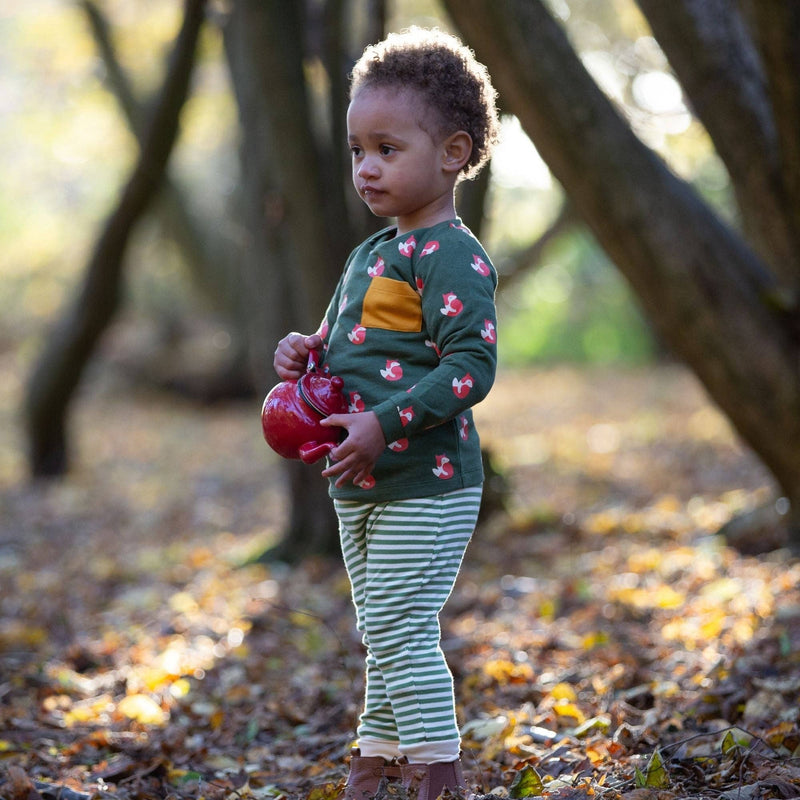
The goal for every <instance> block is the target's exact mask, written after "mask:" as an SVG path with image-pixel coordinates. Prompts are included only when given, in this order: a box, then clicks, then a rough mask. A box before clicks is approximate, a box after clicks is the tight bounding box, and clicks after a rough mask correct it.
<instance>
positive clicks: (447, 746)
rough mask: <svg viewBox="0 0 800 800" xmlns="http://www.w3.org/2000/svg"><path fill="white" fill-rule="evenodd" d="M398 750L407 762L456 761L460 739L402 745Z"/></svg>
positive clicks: (434, 762)
mask: <svg viewBox="0 0 800 800" xmlns="http://www.w3.org/2000/svg"><path fill="white" fill-rule="evenodd" d="M400 750H401V751H402V752H403V755H404V756H405V757H406V758H407V759H408V762H409V764H436V763H437V762H439V761H456V760H457V759H458V757H459V755H460V752H461V741H460V740H459V739H450V740H448V741H445V742H421V743H420V744H408V745H402V746H401V747H400Z"/></svg>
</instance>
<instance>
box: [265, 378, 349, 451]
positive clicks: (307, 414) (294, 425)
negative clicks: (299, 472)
mask: <svg viewBox="0 0 800 800" xmlns="http://www.w3.org/2000/svg"><path fill="white" fill-rule="evenodd" d="M343 386H344V381H342V379H341V378H339V377H334V378H328V377H326V376H325V375H319V374H317V373H315V372H310V371H309V372H306V373H305V374H304V375H303V376H302V377H301V378H300V379H299V380H296V381H294V380H292V381H283V383H279V384H278V385H277V386H274V387H273V388H272V390H271V391H270V393H269V394H268V395H267V396H266V398H265V400H264V405H263V406H262V407H261V428H262V430H263V431H264V439H266V441H267V444H268V445H269V446H270V447H271V448H272V449H273V450H274V451H275V452H276V453H278V455H281V456H283V457H284V458H299V459H300V460H301V461H302V462H303V463H305V464H313V463H314V462H315V461H318V460H319V459H320V458H322V457H323V456H326V455H327V454H328V453H330V451H331V450H333V448H334V447H336V445H337V444H338V443H339V442H340V441H341V436H342V431H343V430H344V429H343V428H339V427H324V426H322V425H320V424H319V423H320V420H322V419H324V418H325V417H328V416H330V415H331V414H346V413H347V400H346V399H345V397H344V394H343V393H342V387H343Z"/></svg>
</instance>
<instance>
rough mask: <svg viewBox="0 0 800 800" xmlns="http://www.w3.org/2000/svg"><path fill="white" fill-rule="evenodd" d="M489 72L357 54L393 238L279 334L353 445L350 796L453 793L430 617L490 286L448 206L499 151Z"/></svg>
mask: <svg viewBox="0 0 800 800" xmlns="http://www.w3.org/2000/svg"><path fill="white" fill-rule="evenodd" d="M497 129H498V121H497V111H496V107H495V92H494V89H493V88H492V86H491V82H490V79H489V76H488V73H487V71H486V69H485V68H484V67H483V66H482V65H481V64H479V63H478V62H477V61H476V60H475V58H474V56H473V54H472V53H471V51H470V50H468V49H467V48H466V47H465V46H463V45H462V44H461V42H459V41H458V40H457V39H456V38H455V37H452V36H450V35H448V34H445V33H442V32H439V31H437V30H425V29H421V28H412V29H410V30H408V31H406V32H404V33H401V34H392V35H390V36H388V37H387V38H386V40H385V41H383V42H381V43H379V44H377V45H373V46H370V47H368V48H367V49H366V50H365V51H364V54H363V55H362V57H361V59H360V60H359V61H358V62H357V64H356V65H355V67H354V69H353V71H352V75H351V93H350V105H349V108H348V113H347V131H348V141H349V146H350V150H351V153H352V162H353V183H354V185H355V188H356V191H357V192H358V194H359V196H360V197H361V199H362V200H363V201H364V202H365V203H366V204H367V206H368V207H369V208H370V210H371V211H372V212H373V213H374V214H376V215H377V216H380V217H389V218H393V220H394V223H393V224H392V225H390V226H389V227H387V228H384V229H383V230H382V231H380V232H379V233H376V234H375V235H373V236H371V237H369V238H368V239H367V240H366V241H365V242H364V243H363V244H361V245H360V246H359V247H357V248H356V249H355V250H354V251H353V253H352V254H351V255H350V257H349V258H348V260H347V262H346V264H345V265H344V271H343V274H342V277H341V279H340V281H339V285H338V287H337V289H336V291H335V293H334V296H333V298H332V300H331V302H330V305H329V307H328V310H327V312H326V314H325V317H324V320H323V322H322V325H321V327H320V329H319V331H318V332H317V333H316V334H313V335H310V336H307V335H303V334H299V333H290V334H289V335H288V336H286V337H285V338H284V339H282V340H281V341H280V343H279V344H278V348H277V350H276V352H275V359H274V366H275V370H276V372H277V373H278V375H279V376H280V378H281V379H282V380H289V379H296V378H299V377H300V376H301V375H302V374H303V372H304V371H305V370H306V368H307V365H309V364H310V365H311V366H312V367H313V368H316V369H318V370H321V371H323V372H324V373H326V374H330V375H338V376H340V377H341V378H343V380H344V391H345V394H346V396H347V398H348V403H349V413H347V414H336V415H332V416H330V417H328V418H327V419H326V420H324V422H323V424H327V425H335V426H340V427H342V428H344V429H345V430H346V433H347V435H346V438H344V439H343V440H342V442H341V443H340V444H339V445H338V446H337V447H336V448H335V449H333V450H332V451H331V453H330V457H329V460H328V463H327V466H326V468H325V469H324V470H323V472H322V475H323V476H324V477H326V478H328V479H329V481H330V494H331V496H332V498H333V502H334V505H335V508H336V513H337V515H338V518H339V523H340V536H341V544H342V552H343V555H344V561H345V566H346V568H347V571H348V575H349V577H350V581H351V585H352V594H353V601H354V604H355V608H356V612H357V623H358V629H359V631H360V632H361V633H362V634H363V642H364V645H365V647H366V698H365V702H364V708H363V713H362V714H361V717H360V721H359V726H358V741H357V747H356V748H355V749H354V750H353V753H352V755H351V759H350V774H349V776H348V779H347V784H346V787H345V792H344V797H345V798H346V800H363V799H364V798H367V797H371V796H373V795H374V794H375V792H376V791H377V789H378V786H379V783H380V781H381V779H387V780H400V781H402V783H403V785H405V786H407V787H412V786H413V787H415V788H416V790H417V791H418V797H419V800H433V798H436V797H438V796H439V794H440V793H441V792H442V791H443V789H444V788H445V787H448V788H450V789H451V790H458V789H463V788H464V787H463V783H464V781H463V775H462V770H461V764H460V739H459V731H458V726H457V722H456V712H455V698H454V692H453V680H452V676H451V674H450V671H449V669H448V667H447V663H446V661H445V658H444V655H443V653H442V649H441V647H440V637H441V634H440V628H439V612H440V611H441V609H442V607H443V605H444V603H445V601H446V600H447V598H448V596H449V594H450V592H451V590H452V587H453V584H454V582H455V579H456V575H457V574H458V571H459V568H460V565H461V561H462V557H463V555H464V551H465V549H466V547H467V544H468V542H469V540H470V537H471V536H472V533H473V530H474V527H475V523H476V519H477V516H478V509H479V506H480V499H481V487H482V482H483V472H482V466H481V452H480V442H479V440H478V434H477V432H476V430H475V426H474V424H473V418H472V412H471V410H470V408H471V406H473V405H474V404H475V403H477V402H478V401H480V400H481V399H482V398H483V397H485V396H486V394H487V393H488V391H489V389H490V388H491V386H492V383H493V381H494V376H495V367H496V360H497V356H496V350H497V329H496V312H495V305H494V294H495V288H496V285H497V277H496V273H495V270H494V268H493V266H492V264H491V262H490V260H489V258H488V256H487V255H486V253H485V251H484V250H483V248H482V247H481V245H480V243H479V242H478V240H477V239H476V238H475V237H474V236H473V235H472V233H471V232H470V231H469V230H468V229H467V228H466V227H465V226H464V225H463V224H462V222H461V220H460V219H459V218H458V216H457V215H456V209H455V199H454V190H455V186H456V183H457V182H458V181H459V180H460V179H462V178H469V177H472V176H474V175H475V174H476V173H477V172H478V170H480V168H481V167H482V166H483V165H484V163H485V162H486V161H487V160H488V158H489V155H490V152H491V149H492V147H493V145H494V144H495V142H496V139H497Z"/></svg>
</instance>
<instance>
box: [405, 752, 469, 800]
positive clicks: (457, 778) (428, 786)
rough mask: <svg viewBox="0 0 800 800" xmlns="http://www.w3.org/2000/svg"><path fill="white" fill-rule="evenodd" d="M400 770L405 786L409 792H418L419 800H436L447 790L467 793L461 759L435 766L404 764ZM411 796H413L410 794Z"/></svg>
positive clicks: (442, 762) (439, 763)
mask: <svg viewBox="0 0 800 800" xmlns="http://www.w3.org/2000/svg"><path fill="white" fill-rule="evenodd" d="M400 770H401V772H402V775H403V786H404V787H405V788H406V789H407V790H411V791H414V790H416V792H417V794H416V798H417V800H436V798H437V797H438V796H439V795H440V794H441V793H442V792H443V791H444V790H445V788H447V789H449V790H450V791H451V792H461V793H462V794H463V793H464V792H465V791H466V787H465V786H464V775H463V773H462V771H461V759H456V760H455V761H438V762H436V763H435V764H402V765H401V766H400ZM409 795H410V796H413V795H411V793H410V792H409Z"/></svg>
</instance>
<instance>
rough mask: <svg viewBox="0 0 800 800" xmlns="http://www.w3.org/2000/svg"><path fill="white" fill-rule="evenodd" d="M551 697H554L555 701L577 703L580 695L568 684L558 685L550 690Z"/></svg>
mask: <svg viewBox="0 0 800 800" xmlns="http://www.w3.org/2000/svg"><path fill="white" fill-rule="evenodd" d="M550 697H552V698H553V700H569V701H570V702H575V700H577V699H578V694H577V692H576V691H575V689H573V688H572V686H570V685H569V684H568V683H557V684H556V685H555V686H554V687H553V688H552V689H551V690H550Z"/></svg>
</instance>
